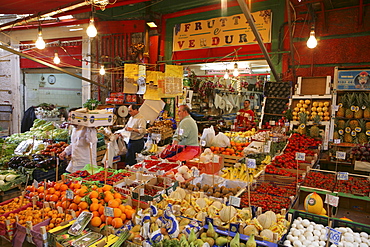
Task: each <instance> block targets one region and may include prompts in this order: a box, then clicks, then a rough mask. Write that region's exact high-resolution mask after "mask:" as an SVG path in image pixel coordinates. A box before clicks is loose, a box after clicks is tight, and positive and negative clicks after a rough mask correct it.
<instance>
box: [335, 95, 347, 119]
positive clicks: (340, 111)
mask: <svg viewBox="0 0 370 247" xmlns="http://www.w3.org/2000/svg"><path fill="white" fill-rule="evenodd" d="M346 100H347V94H344V95H343V96H342V97H341V100H340V107H339V109H338V111H337V117H344V114H345V111H346V108H344V102H345V101H346Z"/></svg>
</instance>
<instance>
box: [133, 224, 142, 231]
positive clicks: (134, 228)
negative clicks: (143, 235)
mask: <svg viewBox="0 0 370 247" xmlns="http://www.w3.org/2000/svg"><path fill="white" fill-rule="evenodd" d="M140 229H141V226H140V225H135V226H134V227H133V228H132V229H131V231H133V232H140Z"/></svg>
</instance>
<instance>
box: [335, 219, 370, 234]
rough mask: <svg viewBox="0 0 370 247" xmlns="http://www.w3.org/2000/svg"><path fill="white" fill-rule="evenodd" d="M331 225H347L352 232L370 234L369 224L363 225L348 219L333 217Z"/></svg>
mask: <svg viewBox="0 0 370 247" xmlns="http://www.w3.org/2000/svg"><path fill="white" fill-rule="evenodd" d="M332 227H333V228H335V227H349V228H351V229H352V230H353V231H354V232H366V233H367V234H370V225H365V224H361V223H357V222H353V221H349V220H341V219H335V218H334V219H333V224H332Z"/></svg>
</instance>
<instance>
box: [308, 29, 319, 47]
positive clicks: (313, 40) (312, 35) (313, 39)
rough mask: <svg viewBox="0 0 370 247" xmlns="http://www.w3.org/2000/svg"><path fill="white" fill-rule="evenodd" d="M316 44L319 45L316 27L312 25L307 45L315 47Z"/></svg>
mask: <svg viewBox="0 0 370 247" xmlns="http://www.w3.org/2000/svg"><path fill="white" fill-rule="evenodd" d="M316 46H317V39H316V37H315V28H314V27H312V28H311V32H310V38H309V39H308V40H307V47H308V48H311V49H313V48H315V47H316Z"/></svg>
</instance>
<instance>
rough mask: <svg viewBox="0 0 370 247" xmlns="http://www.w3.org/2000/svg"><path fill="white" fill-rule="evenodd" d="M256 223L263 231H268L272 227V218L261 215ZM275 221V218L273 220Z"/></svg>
mask: <svg viewBox="0 0 370 247" xmlns="http://www.w3.org/2000/svg"><path fill="white" fill-rule="evenodd" d="M257 220H258V222H259V223H260V224H261V226H262V227H263V229H268V228H270V226H271V225H272V223H273V222H272V218H271V216H270V215H268V214H261V215H259V216H258V217H257ZM275 220H276V218H275Z"/></svg>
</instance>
